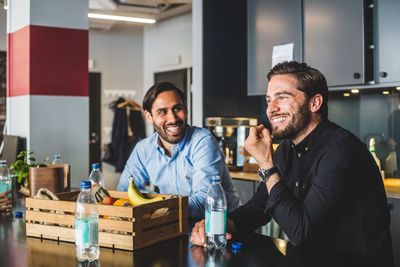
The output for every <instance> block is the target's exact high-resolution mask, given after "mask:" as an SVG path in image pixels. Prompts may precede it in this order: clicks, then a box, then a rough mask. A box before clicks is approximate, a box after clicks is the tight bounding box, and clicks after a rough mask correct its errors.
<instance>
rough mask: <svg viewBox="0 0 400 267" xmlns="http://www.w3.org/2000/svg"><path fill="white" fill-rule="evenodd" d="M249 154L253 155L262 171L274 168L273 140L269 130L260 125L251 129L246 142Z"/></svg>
mask: <svg viewBox="0 0 400 267" xmlns="http://www.w3.org/2000/svg"><path fill="white" fill-rule="evenodd" d="M244 146H245V148H246V150H247V152H249V153H250V155H252V156H253V157H254V158H255V160H256V161H257V163H258V165H260V168H261V169H264V170H266V169H269V168H272V167H273V166H274V161H273V159H272V153H273V149H272V138H271V134H270V132H269V130H268V129H267V128H265V127H264V125H262V124H260V125H258V126H256V127H251V128H250V132H249V136H248V137H247V139H246V141H245V142H244Z"/></svg>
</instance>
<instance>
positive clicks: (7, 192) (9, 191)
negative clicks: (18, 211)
mask: <svg viewBox="0 0 400 267" xmlns="http://www.w3.org/2000/svg"><path fill="white" fill-rule="evenodd" d="M10 193H12V189H10V190H8V191H6V192H3V193H1V194H0V198H2V197H5V196H7V195H8V194H10Z"/></svg>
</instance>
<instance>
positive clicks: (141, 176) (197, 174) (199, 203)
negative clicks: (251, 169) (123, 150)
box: [118, 82, 240, 221]
mask: <svg viewBox="0 0 400 267" xmlns="http://www.w3.org/2000/svg"><path fill="white" fill-rule="evenodd" d="M184 99H185V97H184V95H183V93H182V91H180V90H179V89H178V88H177V87H175V86H174V85H173V84H172V83H169V82H161V83H156V84H155V85H153V86H152V87H151V88H150V89H149V90H148V91H147V93H146V95H145V97H144V99H143V109H144V113H145V115H146V119H147V121H148V122H149V123H151V124H153V126H154V128H155V130H156V132H155V133H154V134H153V135H152V136H150V137H148V138H146V139H144V140H142V141H140V142H139V143H138V144H137V145H136V146H135V148H134V150H133V151H132V154H131V155H130V157H129V159H128V161H127V163H126V165H125V168H124V171H123V172H122V175H121V177H120V181H119V184H118V190H120V191H126V190H127V188H128V185H129V181H128V177H129V176H131V175H132V176H133V177H134V179H135V184H136V185H137V186H138V187H139V188H141V189H142V188H143V184H144V183H146V182H148V181H151V182H152V183H153V184H154V185H156V186H157V187H158V188H159V189H160V193H162V194H177V195H187V196H189V217H191V219H192V220H194V221H196V220H199V219H202V218H204V204H205V198H206V194H207V190H208V187H209V185H210V183H211V182H210V178H211V177H212V176H220V177H221V180H222V182H221V184H222V187H223V189H224V191H225V195H226V199H227V203H228V211H231V210H233V209H235V208H236V207H238V206H239V204H240V203H239V202H240V200H239V196H238V194H237V192H236V190H235V188H234V187H233V185H232V179H231V177H230V175H229V172H228V169H227V167H226V165H225V162H224V156H223V155H222V152H221V150H220V149H219V146H218V144H217V142H216V140H215V139H214V137H213V136H212V135H211V133H210V132H209V131H208V130H206V129H203V128H198V127H195V126H190V125H187V108H186V103H185V101H184Z"/></svg>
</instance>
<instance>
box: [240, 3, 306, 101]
mask: <svg viewBox="0 0 400 267" xmlns="http://www.w3.org/2000/svg"><path fill="white" fill-rule="evenodd" d="M301 22H302V9H301V1H298V0H279V1H276V0H248V1H247V94H248V95H265V93H266V88H267V83H268V81H267V74H268V72H269V70H270V69H271V63H272V62H271V61H272V47H273V46H274V45H280V44H285V43H294V60H296V61H302V47H301V46H302V42H301V36H302V23H301Z"/></svg>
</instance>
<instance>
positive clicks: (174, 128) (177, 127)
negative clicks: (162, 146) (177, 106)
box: [165, 122, 183, 135]
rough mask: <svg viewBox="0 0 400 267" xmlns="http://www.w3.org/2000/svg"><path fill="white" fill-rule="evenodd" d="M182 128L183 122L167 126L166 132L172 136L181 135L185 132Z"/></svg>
mask: <svg viewBox="0 0 400 267" xmlns="http://www.w3.org/2000/svg"><path fill="white" fill-rule="evenodd" d="M182 126H183V123H182V122H178V123H175V124H170V125H167V126H165V131H166V132H167V133H168V134H170V135H179V134H181V133H182V130H183V128H182Z"/></svg>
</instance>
